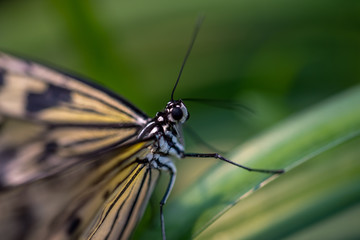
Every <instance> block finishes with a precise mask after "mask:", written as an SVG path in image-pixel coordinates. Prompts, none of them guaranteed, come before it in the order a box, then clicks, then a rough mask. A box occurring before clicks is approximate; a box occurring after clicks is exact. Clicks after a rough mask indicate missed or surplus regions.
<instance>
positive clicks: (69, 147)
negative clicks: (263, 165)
mask: <svg viewBox="0 0 360 240" xmlns="http://www.w3.org/2000/svg"><path fill="white" fill-rule="evenodd" d="M197 31H198V29H197V30H196V31H195V33H194V37H193V40H192V42H191V44H190V47H189V49H188V52H187V54H186V57H185V60H184V62H183V65H182V67H181V70H180V74H179V76H178V79H177V81H176V83H175V87H174V89H173V91H172V94H171V100H170V101H169V102H168V103H167V104H166V106H165V108H164V110H163V111H160V112H158V113H157V114H156V116H155V117H154V118H150V117H148V116H147V115H146V114H145V113H143V112H142V111H141V110H139V109H138V108H137V107H135V106H134V105H133V104H131V103H130V102H129V101H127V100H126V99H124V98H123V97H121V96H119V95H117V94H115V93H113V92H111V91H109V90H107V89H105V88H103V87H101V86H98V85H96V84H94V83H92V82H90V81H87V80H84V79H82V78H78V77H75V76H72V75H69V74H67V73H64V72H61V71H58V70H55V69H53V68H50V67H47V66H44V65H41V64H38V63H36V62H33V61H27V60H24V59H21V58H17V57H14V56H11V55H8V54H6V53H0V213H1V214H0V236H1V238H2V239H57V240H58V239H59V240H60V239H128V238H129V237H130V236H131V233H132V232H133V230H134V228H135V226H136V224H137V222H138V221H139V219H140V218H141V216H142V214H143V212H144V209H145V207H146V204H147V202H148V200H149V198H150V195H151V193H152V191H153V189H154V187H155V185H156V182H157V179H158V177H159V174H160V172H161V171H165V172H167V173H169V175H170V181H169V184H168V186H167V189H166V192H165V194H164V197H163V198H162V200H161V202H160V215H161V229H162V233H161V234H162V238H163V239H165V238H166V236H165V224H164V217H163V206H164V204H165V203H166V201H167V199H168V197H169V194H170V192H171V189H172V188H173V185H174V182H175V176H176V167H175V164H174V162H173V160H172V159H173V158H177V159H182V158H187V157H200V158H217V159H220V160H223V161H226V162H229V163H231V164H234V165H236V166H238V167H241V168H245V169H247V170H251V171H258V172H266V173H282V170H262V169H251V168H248V167H245V166H242V165H239V164H237V163H235V162H232V161H230V160H228V159H226V158H224V157H222V156H221V155H219V154H216V153H211V154H201V153H186V152H185V149H184V141H183V135H182V125H183V124H184V123H185V122H186V120H187V119H188V118H189V116H190V115H189V113H188V111H187V108H186V106H185V104H184V102H183V101H182V100H174V97H173V96H174V91H175V89H176V86H177V84H178V82H179V79H180V75H181V72H182V69H183V67H184V64H185V62H186V59H187V57H188V56H189V53H190V50H191V48H192V46H193V43H194V39H195V36H196V33H197Z"/></svg>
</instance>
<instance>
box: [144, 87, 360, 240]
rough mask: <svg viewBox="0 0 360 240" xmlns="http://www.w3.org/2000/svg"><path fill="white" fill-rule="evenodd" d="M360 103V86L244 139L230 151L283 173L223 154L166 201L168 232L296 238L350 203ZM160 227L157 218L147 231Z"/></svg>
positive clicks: (355, 190)
mask: <svg viewBox="0 0 360 240" xmlns="http://www.w3.org/2000/svg"><path fill="white" fill-rule="evenodd" d="M359 107H360V87H359V86H358V87H354V88H352V89H350V90H348V91H346V92H344V93H342V94H340V95H338V96H336V97H334V98H332V99H329V100H327V101H325V102H323V103H321V104H319V105H317V106H314V107H311V108H310V109H308V110H307V111H304V112H302V113H300V114H297V115H295V116H293V117H291V118H289V119H288V120H286V121H284V122H282V123H280V124H279V125H277V126H275V127H274V128H272V129H271V130H269V131H267V132H265V133H263V134H261V135H259V136H258V137H256V138H254V139H253V140H251V141H249V142H247V143H245V144H244V145H242V146H241V147H240V148H239V149H237V150H236V151H234V152H233V154H231V155H230V157H229V159H231V160H233V161H236V162H238V163H240V164H243V165H246V166H249V167H254V168H269V169H277V168H284V169H285V170H286V173H285V174H283V175H272V176H271V175H269V174H261V173H253V172H246V171H244V170H242V169H239V168H236V167H234V166H232V165H230V164H225V163H222V162H219V163H218V164H217V165H216V166H215V167H213V168H212V169H211V170H210V171H208V172H207V173H206V174H205V175H204V176H203V177H202V178H200V179H199V180H198V181H197V182H195V183H194V184H193V185H192V186H191V187H189V188H188V189H186V190H185V191H184V193H183V194H180V196H179V197H178V198H177V199H175V200H174V201H173V202H171V203H169V204H168V205H166V206H165V222H166V231H167V236H168V238H169V239H189V238H191V237H197V238H198V239H219V237H220V236H221V237H224V239H243V238H250V239H265V238H266V239H276V238H283V237H287V236H292V237H294V238H295V239H296V236H298V237H299V238H301V236H302V235H301V234H304V235H303V236H306V232H305V233H304V232H302V233H301V234H300V231H301V230H304V229H306V228H309V227H310V226H313V225H314V224H320V222H323V221H328V218H330V217H332V216H333V215H334V214H337V213H340V212H341V211H343V210H345V209H346V208H348V207H351V206H353V205H354V204H355V203H357V199H359V196H360V191H359V190H360V186H359V184H357V183H358V182H359V180H360V177H359V174H358V173H359V172H360V171H359V170H360V162H359V159H358V158H359V157H358V156H360V154H359V153H360V150H359V147H358V146H360V144H359V143H360V137H359V135H360V134H359V133H360V111H359ZM267 184H268V185H267ZM265 185H267V186H266V187H265V188H263V189H261V190H260V191H255V190H257V189H259V188H262V187H263V186H265ZM224 213H225V214H224ZM222 215H223V216H222ZM221 216H222V217H221ZM155 221H158V217H156V218H155ZM315 232H316V231H315ZM159 234H160V233H159V229H158V227H157V228H154V227H153V226H152V229H151V230H148V231H145V235H144V236H147V237H149V236H154V237H156V236H158V237H159V236H160V235H159ZM294 234H298V235H294ZM339 234H340V233H339ZM354 234H357V236H359V233H358V232H357V233H356V231H355V233H354Z"/></svg>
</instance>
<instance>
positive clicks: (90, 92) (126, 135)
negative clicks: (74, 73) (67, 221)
mask: <svg viewBox="0 0 360 240" xmlns="http://www.w3.org/2000/svg"><path fill="white" fill-rule="evenodd" d="M146 120H147V117H146V115H145V114H144V113H142V112H141V111H140V110H138V109H137V108H135V107H134V106H132V105H131V104H130V103H128V102H127V101H126V100H124V99H123V98H120V97H118V96H117V95H115V94H113V93H111V92H109V91H106V90H104V89H101V88H100V87H98V86H94V85H93V84H89V83H87V82H84V80H81V79H76V78H73V77H71V76H68V75H65V74H62V73H60V72H58V71H55V70H52V69H50V68H47V67H44V66H42V65H39V64H37V63H33V62H27V61H24V60H20V59H17V58H14V57H11V56H9V55H6V54H1V53H0V124H1V125H0V126H1V130H0V164H1V167H2V169H3V171H2V172H1V173H2V174H1V178H0V186H1V185H3V186H11V185H19V184H22V183H25V182H29V181H32V180H34V179H35V180H36V179H38V178H42V177H46V176H48V175H49V174H54V173H55V172H56V171H61V170H62V169H64V168H66V167H68V166H70V165H72V164H75V163H76V162H77V161H81V160H82V157H81V155H86V154H87V155H89V154H92V153H98V152H101V151H107V150H109V149H110V148H111V147H114V146H120V145H122V144H126V143H127V142H129V141H133V140H134V139H136V136H137V133H138V131H139V129H141V128H142V126H143V125H144V123H145V122H146ZM5 169H6V170H5Z"/></svg>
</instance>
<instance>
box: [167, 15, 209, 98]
mask: <svg viewBox="0 0 360 240" xmlns="http://www.w3.org/2000/svg"><path fill="white" fill-rule="evenodd" d="M203 20H204V16H200V17H199V18H198V21H197V23H196V25H195V29H194V33H193V35H192V38H191V42H190V45H189V47H188V50H187V52H186V55H185V58H184V60H183V62H182V65H181V68H180V72H179V75H178V77H177V79H176V82H175V86H174V88H173V90H172V92H171V101H174V92H175V89H176V87H177V85H178V83H179V80H180V77H181V74H182V72H183V69H184V66H185V63H186V61H187V59H188V57H189V55H190V52H191V49H192V47H193V46H194V42H195V39H196V36H197V34H198V33H199V30H200V26H201V24H202V22H203Z"/></svg>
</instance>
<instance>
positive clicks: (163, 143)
mask: <svg viewBox="0 0 360 240" xmlns="http://www.w3.org/2000/svg"><path fill="white" fill-rule="evenodd" d="M188 118H189V113H188V111H187V109H186V107H185V105H184V103H183V102H182V101H181V100H177V101H170V102H168V104H167V105H166V107H165V109H164V111H162V112H158V113H157V114H156V116H155V117H154V118H153V119H151V120H150V121H149V122H148V123H147V124H146V126H145V127H144V128H143V129H142V130H141V132H140V134H139V137H138V138H139V139H144V138H152V137H153V138H155V143H154V144H153V145H152V146H151V153H149V154H148V155H147V156H146V159H147V160H148V161H149V162H150V163H151V164H152V165H153V166H154V167H156V168H162V165H163V164H169V162H170V161H171V159H170V158H169V157H172V156H173V157H176V158H182V157H183V155H184V141H183V135H182V124H183V123H185V121H186V120H187V119H188Z"/></svg>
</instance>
